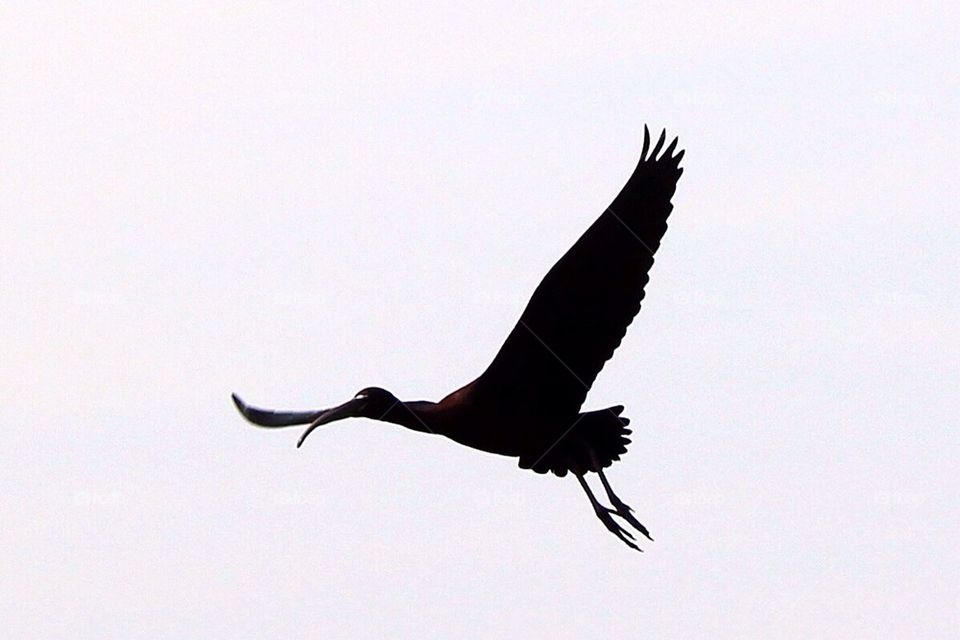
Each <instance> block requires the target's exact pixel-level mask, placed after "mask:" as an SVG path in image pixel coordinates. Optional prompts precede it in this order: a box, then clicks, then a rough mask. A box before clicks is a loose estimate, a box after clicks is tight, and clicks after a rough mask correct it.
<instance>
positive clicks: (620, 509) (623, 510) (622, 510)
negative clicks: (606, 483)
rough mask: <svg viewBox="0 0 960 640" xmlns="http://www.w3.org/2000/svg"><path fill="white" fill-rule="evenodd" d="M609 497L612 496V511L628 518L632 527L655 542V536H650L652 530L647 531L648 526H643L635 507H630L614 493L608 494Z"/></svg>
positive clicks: (625, 518)
mask: <svg viewBox="0 0 960 640" xmlns="http://www.w3.org/2000/svg"><path fill="white" fill-rule="evenodd" d="M608 497H609V498H610V504H611V505H613V509H611V510H610V513H615V514H616V515H618V516H620V517H621V518H623V519H624V520H626V521H627V522H628V523H629V524H630V526H631V527H633V528H634V529H636V530H637V531H639V532H640V533H642V534H643V535H644V536H645V537H646V538H647V540H649V541H650V542H653V538H651V537H650V532H649V531H647V528H646V527H645V526H643V525H642V524H641V523H640V521H639V520H637V518H636V517H635V516H634V515H633V509H631V508H630V505H628V504H626V503H624V502H623V501H622V500H621V499H620V498H618V497H617V496H615V495H613V494H612V493H611V494H610V495H608Z"/></svg>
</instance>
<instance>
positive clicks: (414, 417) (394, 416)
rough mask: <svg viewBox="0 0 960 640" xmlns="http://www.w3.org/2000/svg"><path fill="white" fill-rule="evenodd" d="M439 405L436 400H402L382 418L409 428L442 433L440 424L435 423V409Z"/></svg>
mask: <svg viewBox="0 0 960 640" xmlns="http://www.w3.org/2000/svg"><path fill="white" fill-rule="evenodd" d="M436 406H437V404H436V403H435V402H427V401H425V400H414V401H412V402H400V403H398V404H396V405H394V406H393V407H391V409H390V410H389V411H387V412H386V413H385V414H384V415H383V417H382V418H380V419H381V420H383V421H384V422H392V423H393V424H399V425H401V426H404V427H406V428H407V429H413V430H414V431H420V432H423V433H440V425H438V424H435V423H436V421H435V420H434V419H433V413H434V411H433V409H434V408H435V407H436Z"/></svg>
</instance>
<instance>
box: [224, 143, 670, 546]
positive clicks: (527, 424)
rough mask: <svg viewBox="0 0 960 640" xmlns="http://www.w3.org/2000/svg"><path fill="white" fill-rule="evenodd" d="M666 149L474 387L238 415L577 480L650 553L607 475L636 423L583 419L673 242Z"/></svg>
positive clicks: (574, 253) (376, 394)
mask: <svg viewBox="0 0 960 640" xmlns="http://www.w3.org/2000/svg"><path fill="white" fill-rule="evenodd" d="M665 139H666V130H664V131H663V132H662V133H661V134H660V137H659V139H658V140H657V143H656V144H655V145H654V147H653V149H652V150H651V149H650V131H649V130H648V129H647V127H644V137H643V149H642V151H641V153H640V161H639V163H638V164H637V167H636V169H635V170H634V172H633V174H632V175H631V176H630V179H629V180H628V181H627V183H626V185H625V186H624V187H623V189H622V190H621V191H620V193H619V195H617V197H616V198H615V199H614V201H613V203H612V204H611V205H610V206H609V207H608V208H607V209H606V210H605V211H604V212H603V213H602V214H600V217H598V218H597V219H596V221H595V222H594V223H593V224H592V225H591V226H590V228H588V229H587V231H586V232H585V233H584V234H583V235H582V236H581V237H580V239H579V240H577V242H576V243H575V244H574V245H573V246H572V247H571V248H570V249H569V250H568V251H567V252H566V254H564V256H563V257H562V258H560V260H559V261H558V262H557V263H556V264H555V265H554V266H553V267H552V268H551V269H550V271H549V272H548V273H547V275H546V276H545V277H544V278H543V280H542V281H541V282H540V284H539V286H538V287H537V289H536V291H534V293H533V296H532V297H531V298H530V301H529V303H527V307H526V309H525V310H524V311H523V314H522V315H521V316H520V320H519V321H518V322H517V324H516V326H515V327H514V328H513V330H512V331H511V332H510V335H509V336H508V337H507V339H506V342H504V344H503V346H502V347H501V348H500V351H499V353H497V355H496V357H495V358H494V359H493V362H491V363H490V365H489V366H488V367H487V369H486V371H484V372H483V373H482V374H481V375H480V377H478V378H477V379H476V380H474V381H473V382H471V383H469V384H467V385H466V386H464V387H462V388H460V389H458V390H456V391H454V392H452V393H451V394H449V395H448V396H446V397H445V398H443V399H442V400H440V401H439V402H427V401H414V402H402V401H400V400H398V399H397V398H396V397H395V396H394V395H393V394H392V393H390V392H389V391H387V390H385V389H381V388H379V387H367V388H365V389H363V390H361V391H360V392H358V393H357V394H356V396H355V397H353V398H352V399H351V400H348V401H347V402H345V403H344V404H342V405H340V406H337V407H334V408H331V409H321V410H315V411H269V410H264V409H258V408H256V407H252V406H249V405H247V404H245V403H244V402H243V401H242V400H241V399H240V398H239V397H237V396H236V395H235V394H234V396H233V400H234V403H235V404H236V406H237V408H238V409H239V410H240V412H241V413H242V414H243V416H244V417H245V418H246V419H247V420H249V421H250V422H252V423H253V424H255V425H258V426H261V427H271V428H275V427H288V426H293V425H303V424H307V425H309V426H308V427H307V428H306V430H305V431H304V432H303V435H302V436H301V437H300V440H299V441H298V442H297V446H298V447H299V446H300V445H302V444H303V442H304V440H305V439H306V438H307V436H309V435H310V433H312V432H313V430H314V429H316V428H318V427H320V426H322V425H325V424H329V423H331V422H333V421H335V420H342V419H344V418H357V417H363V418H370V419H372V420H380V421H385V422H392V423H394V424H398V425H402V426H404V427H407V428H408V429H412V430H414V431H420V432H424V433H431V434H438V435H442V436H446V437H447V438H450V439H451V440H454V441H455V442H458V443H460V444H463V445H466V446H468V447H472V448H474V449H479V450H481V451H488V452H491V453H496V454H501V455H505V456H512V457H516V458H518V459H519V466H520V467H521V468H524V469H532V470H533V471H535V472H537V473H546V472H548V471H550V472H553V473H554V474H556V475H557V476H559V477H564V476H566V474H567V473H568V472H569V473H572V474H573V475H574V476H575V477H576V478H577V481H578V482H579V483H580V485H581V486H582V487H583V490H584V491H585V492H586V494H587V497H588V498H589V500H590V504H591V506H592V507H593V510H594V513H596V515H597V517H598V518H599V519H600V520H601V522H603V524H604V525H605V526H606V528H607V529H608V530H609V531H610V532H611V533H613V534H614V535H616V536H617V537H618V538H619V539H620V540H622V541H623V542H624V543H626V544H627V545H628V546H630V547H631V548H633V549H636V550H638V551H640V550H641V549H640V548H639V547H638V546H637V544H636V538H635V536H634V534H633V533H631V532H630V531H629V530H628V529H626V528H624V526H622V524H621V522H622V523H625V524H627V525H629V526H631V527H633V528H634V529H636V531H638V532H639V533H641V534H642V535H644V536H645V537H647V538H648V539H650V540H652V539H653V538H651V537H650V532H649V531H647V528H646V527H644V526H643V525H642V524H641V523H640V522H639V521H638V520H637V518H636V517H635V516H634V515H633V510H632V509H631V508H630V507H629V506H627V505H626V504H625V503H624V502H623V501H622V500H621V499H620V498H619V497H617V495H616V494H615V493H614V491H613V489H612V488H611V487H610V483H609V481H608V480H607V478H606V476H605V475H604V473H603V470H604V469H605V468H606V467H608V466H610V465H611V464H612V463H613V462H614V461H616V460H619V459H620V456H621V455H622V454H624V453H626V450H627V445H628V444H629V443H630V440H629V439H628V438H627V436H628V435H630V433H631V431H630V430H629V429H627V425H628V424H629V423H630V421H629V419H627V418H625V417H623V416H622V415H621V414H622V412H623V407H622V406H620V405H618V406H614V407H607V408H605V409H600V410H597V411H586V412H581V411H580V407H581V405H582V404H583V401H584V399H585V398H586V396H587V392H588V391H589V390H590V386H591V385H592V384H593V381H594V379H595V378H596V377H597V374H598V373H599V372H600V370H601V369H602V368H603V365H604V363H605V362H606V361H607V360H608V359H610V357H611V356H612V355H613V352H614V350H616V348H617V347H618V346H619V345H620V342H621V340H622V339H623V337H624V335H625V334H626V330H627V327H628V326H629V325H630V323H631V322H632V321H633V318H634V316H635V315H636V314H637V312H638V311H639V310H640V302H641V301H642V300H643V297H644V287H645V286H646V284H647V282H648V281H649V277H648V272H649V270H650V267H651V266H653V255H654V253H655V252H656V250H657V248H658V247H659V246H660V240H661V238H662V237H663V234H664V233H665V232H666V230H667V217H668V216H669V215H670V212H671V210H672V209H673V205H672V204H670V199H671V197H672V196H673V194H674V191H675V190H676V184H677V180H678V179H679V178H680V174H681V173H683V169H681V168H680V166H679V165H680V160H681V158H682V157H683V154H684V152H683V151H680V152H679V153H677V154H676V155H674V149H675V148H676V146H677V139H676V138H674V139H673V142H671V143H670V145H669V146H667V148H666V149H664V150H663V153H662V154H661V153H660V152H661V150H662V149H663V144H664V141H665ZM648 151H649V154H648ZM589 472H595V473H596V474H597V475H598V476H599V477H600V482H601V484H602V485H603V488H604V491H605V492H606V494H607V498H608V501H609V504H610V506H609V507H608V506H605V505H603V504H602V503H601V502H600V501H599V500H598V499H597V497H596V496H595V495H594V493H593V491H592V490H591V489H590V486H589V484H587V482H586V480H585V478H584V476H585V475H586V474H587V473H589ZM614 516H616V517H617V518H614ZM618 519H619V520H618Z"/></svg>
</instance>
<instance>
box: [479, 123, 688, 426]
mask: <svg viewBox="0 0 960 640" xmlns="http://www.w3.org/2000/svg"><path fill="white" fill-rule="evenodd" d="M665 138H666V131H664V132H663V133H662V134H661V135H660V139H659V140H658V141H657V144H656V146H655V147H654V148H653V150H652V151H651V152H650V155H649V156H647V151H648V149H649V148H650V132H649V130H647V128H646V127H644V140H643V151H642V153H641V156H640V162H639V164H638V165H637V168H636V170H635V171H634V172H633V175H632V176H630V180H628V181H627V184H626V185H625V186H624V187H623V190H622V191H621V192H620V195H618V196H617V197H616V199H615V200H614V201H613V204H611V205H610V207H609V208H607V210H606V211H604V212H603V213H602V214H601V215H600V217H599V218H597V220H596V221H595V222H594V223H593V224H592V225H591V226H590V228H589V229H587V231H586V233H584V234H583V235H582V236H581V237H580V239H579V240H577V242H576V243H575V244H574V245H573V247H571V248H570V250H569V251H567V253H566V254H565V255H564V256H563V257H562V258H560V260H559V261H558V262H557V263H556V264H555V265H554V266H553V268H551V269H550V271H549V272H548V273H547V275H546V277H544V279H543V281H541V282H540V285H539V286H538V287H537V289H536V291H535V292H534V293H533V297H532V298H530V302H529V303H527V308H526V309H525V310H524V312H523V315H521V316H520V321H519V322H518V323H517V326H516V327H514V329H513V331H512V332H511V333H510V335H509V336H508V337H507V340H506V342H505V343H504V344H503V346H502V347H501V348H500V352H499V353H498V354H497V356H496V358H494V360H493V362H492V363H491V364H490V366H489V367H488V368H487V370H486V371H485V372H484V373H483V375H481V376H480V378H478V379H477V380H476V382H475V383H474V385H473V387H474V389H473V392H474V393H475V394H476V396H475V397H477V399H480V398H483V401H484V402H491V403H494V404H499V403H509V405H507V404H504V405H501V406H510V407H515V408H521V407H522V408H523V409H524V410H526V411H528V412H530V413H531V414H537V415H540V416H544V415H552V414H554V413H560V414H561V415H570V413H571V411H572V412H576V411H577V410H578V409H579V407H580V405H582V404H583V401H584V399H585V398H586V395H587V391H588V390H589V389H590V386H591V385H592V384H593V381H594V379H595V378H596V377H597V374H598V373H599V372H600V370H601V369H602V368H603V365H604V363H605V362H606V361H607V360H608V359H609V358H610V356H612V355H613V352H614V350H616V348H617V347H618V346H619V345H620V341H621V340H622V339H623V336H624V334H625V333H626V330H627V327H628V326H629V324H630V322H631V321H632V320H633V317H634V316H635V315H636V314H637V312H638V311H639V310H640V302H641V300H643V296H644V291H643V288H644V286H645V285H646V284H647V281H648V280H649V278H648V276H647V272H648V271H649V270H650V267H651V266H652V265H653V254H654V253H655V252H656V250H657V248H658V247H659V246H660V239H661V238H662V237H663V234H664V233H665V232H666V230H667V216H668V215H670V211H671V210H672V209H673V205H671V204H670V198H671V197H672V196H673V193H674V191H675V190H676V184H677V180H678V179H679V178H680V174H681V173H683V169H680V168H679V164H680V159H681V158H682V157H683V153H684V152H683V151H680V152H679V153H678V154H677V155H675V156H674V155H672V154H673V151H674V149H675V148H676V145H677V140H676V138H675V139H674V140H673V142H671V143H670V146H668V147H667V148H666V150H665V151H664V152H663V154H662V155H661V156H660V157H659V158H658V157H657V154H659V153H660V151H661V149H662V147H663V143H664V140H665Z"/></svg>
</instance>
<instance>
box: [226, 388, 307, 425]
mask: <svg viewBox="0 0 960 640" xmlns="http://www.w3.org/2000/svg"><path fill="white" fill-rule="evenodd" d="M230 397H232V398H233V404H235V405H237V411H239V412H240V413H241V414H243V417H244V418H246V419H247V420H249V421H250V422H252V423H253V424H255V425H257V426H258V427H271V428H274V427H292V426H294V425H297V424H310V423H311V422H313V421H314V420H316V419H317V418H319V417H320V416H321V415H323V413H324V411H325V410H323V409H321V410H319V411H271V410H269V409H258V408H257V407H251V406H250V405H248V404H247V403H246V402H244V401H243V400H241V399H240V396H238V395H237V394H235V393H234V394H231V396H230Z"/></svg>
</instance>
